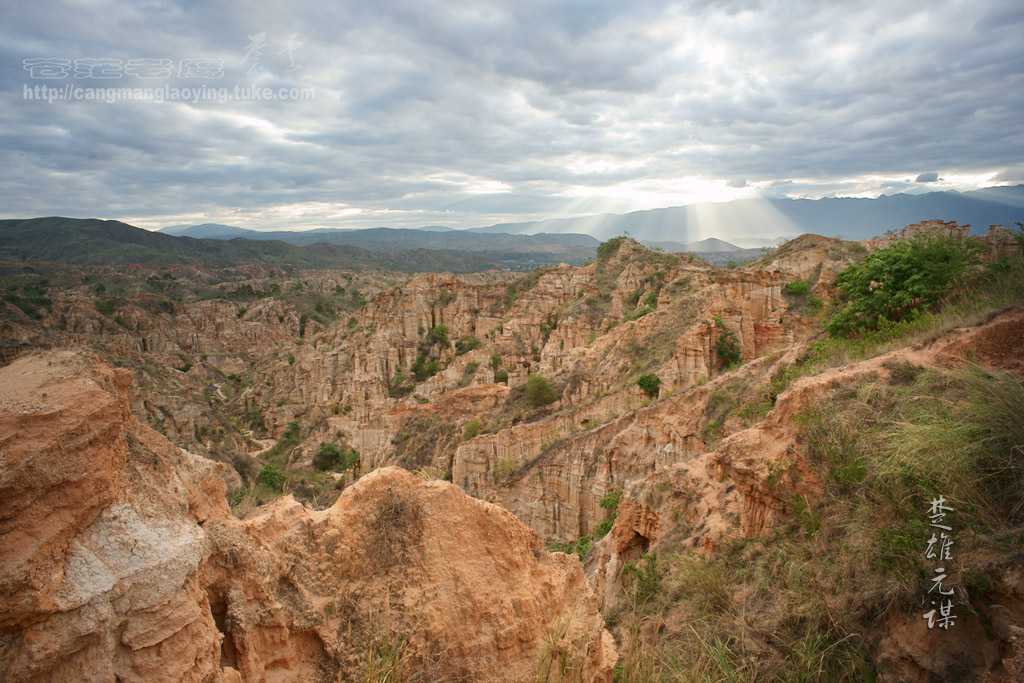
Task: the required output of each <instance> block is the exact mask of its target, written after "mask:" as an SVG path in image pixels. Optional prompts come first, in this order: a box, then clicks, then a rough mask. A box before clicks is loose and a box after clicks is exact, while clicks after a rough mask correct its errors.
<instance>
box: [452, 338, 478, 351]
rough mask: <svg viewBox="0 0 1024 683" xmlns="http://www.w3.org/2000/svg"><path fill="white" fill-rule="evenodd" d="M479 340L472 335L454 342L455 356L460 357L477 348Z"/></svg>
mask: <svg viewBox="0 0 1024 683" xmlns="http://www.w3.org/2000/svg"><path fill="white" fill-rule="evenodd" d="M479 346H480V340H479V339H477V338H476V337H474V336H472V335H465V336H464V337H462V338H460V339H459V340H458V341H457V342H455V355H456V356H461V355H462V354H464V353H469V352H470V351H472V350H473V349H475V348H479Z"/></svg>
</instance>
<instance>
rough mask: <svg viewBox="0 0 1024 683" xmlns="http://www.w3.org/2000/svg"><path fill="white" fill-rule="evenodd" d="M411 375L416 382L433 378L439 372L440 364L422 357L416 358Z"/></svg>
mask: <svg viewBox="0 0 1024 683" xmlns="http://www.w3.org/2000/svg"><path fill="white" fill-rule="evenodd" d="M410 370H412V374H413V375H415V376H416V381H417V382H422V381H423V380H425V379H429V378H430V377H433V376H434V375H436V374H437V373H438V372H440V371H441V364H440V363H438V362H437V361H436V360H431V361H428V360H427V359H426V358H425V357H424V356H417V357H416V360H415V362H413V364H412V368H410Z"/></svg>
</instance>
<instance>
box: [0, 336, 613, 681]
mask: <svg viewBox="0 0 1024 683" xmlns="http://www.w3.org/2000/svg"><path fill="white" fill-rule="evenodd" d="M130 379H131V378H130V374H129V373H128V372H126V371H123V370H115V369H113V368H111V367H110V366H109V365H107V364H105V363H103V362H102V361H100V360H99V359H98V358H97V357H96V356H94V355H91V354H86V353H81V352H70V351H62V352H54V353H47V354H39V355H31V356H27V357H24V358H21V359H19V360H17V361H15V362H14V363H12V364H11V365H9V366H7V367H5V368H2V369H0V387H2V388H0V453H2V456H0V457H2V465H3V467H2V470H0V498H2V499H3V500H4V501H5V502H6V505H5V507H4V509H3V511H2V513H0V514H2V517H0V543H2V544H3V547H4V548H5V551H4V553H3V555H2V558H0V590H2V593H0V650H2V657H0V678H3V679H4V680H8V681H54V680H114V679H115V678H116V679H117V680H124V681H131V680H138V681H143V680H144V681H156V680H165V681H215V680H229V681H230V680H236V681H237V680H245V681H274V680H310V681H312V680H337V679H338V677H339V676H340V677H341V678H342V679H347V678H355V677H358V675H359V672H360V671H365V670H366V668H367V667H370V666H374V665H375V664H376V665H377V666H382V662H383V660H384V659H385V656H384V655H385V653H384V650H385V649H387V648H391V652H392V653H393V652H394V651H395V650H396V649H397V651H398V653H399V656H398V667H399V670H398V671H396V674H395V675H396V676H398V677H399V678H401V677H402V676H404V675H406V674H408V673H409V672H410V671H413V670H417V671H421V672H423V671H426V672H432V673H433V674H435V675H438V676H445V675H447V676H452V677H462V678H466V679H469V680H480V681H488V680H494V681H502V680H510V677H511V679H515V678H525V677H530V676H533V675H539V676H541V677H542V678H543V677H544V675H545V671H546V670H547V669H546V667H549V668H550V669H551V671H552V672H553V671H554V670H555V669H557V668H559V667H566V666H568V667H571V668H572V669H574V670H576V671H578V672H580V674H581V675H582V676H583V677H584V678H585V679H586V680H609V681H610V680H611V672H612V668H613V667H614V664H615V659H616V654H615V648H614V643H613V641H612V639H611V636H609V635H608V633H607V632H606V631H604V629H603V622H602V619H601V617H600V615H599V614H598V613H597V609H596V602H595V599H594V595H593V593H592V591H591V589H590V587H589V585H588V584H587V581H586V579H585V578H584V576H583V571H582V567H581V566H580V564H579V563H578V562H577V561H576V560H575V559H571V558H569V557H568V556H565V555H561V554H549V553H548V552H547V551H546V550H544V547H543V544H542V541H541V538H540V537H539V536H538V535H537V534H536V533H535V532H532V531H530V530H529V529H527V528H526V527H524V526H523V525H522V524H521V523H520V522H519V521H518V520H516V519H515V518H514V517H513V516H512V515H511V514H510V513H508V512H506V511H504V510H502V509H500V508H498V507H496V506H494V505H491V504H488V503H485V502H482V501H478V500H475V499H472V498H470V497H468V496H466V495H465V494H464V493H462V492H461V491H460V490H459V489H458V488H457V487H455V486H453V485H451V484H448V483H445V482H439V481H434V482H427V481H424V480H422V479H419V478H417V477H415V476H413V475H411V474H409V473H407V472H405V471H402V470H398V469H394V468H390V469H384V470H379V471H377V472H375V473H374V474H372V475H370V476H367V477H364V478H363V479H362V480H360V481H359V482H358V483H357V484H356V485H355V486H352V487H350V488H348V489H347V490H346V491H345V493H344V494H343V495H342V497H341V498H340V499H339V500H338V501H337V502H336V503H335V505H334V506H332V507H331V508H330V509H328V510H324V511H320V512H312V511H310V510H308V509H307V508H304V507H303V506H301V505H299V504H298V503H296V502H295V501H294V500H292V499H291V498H290V497H286V498H283V499H280V500H278V501H277V502H275V503H274V504H272V505H269V506H267V507H265V508H262V509H260V510H259V511H258V512H257V513H256V514H254V515H253V516H252V517H250V518H249V519H246V520H244V521H243V520H238V519H236V518H234V517H232V516H231V514H230V512H229V510H228V508H227V503H226V501H225V498H224V484H223V481H222V476H221V475H220V473H219V472H218V469H220V468H222V467H224V466H223V465H220V464H217V463H213V462H211V461H209V460H206V459H204V458H201V457H198V456H194V455H191V454H189V453H187V452H184V451H182V450H180V449H179V448H177V447H175V446H173V445H172V444H170V443H169V442H168V441H167V440H166V439H165V438H164V437H162V436H160V435H159V434H157V433H156V432H154V431H152V430H151V429H149V428H148V427H146V426H144V425H142V424H140V423H139V422H138V421H136V420H135V419H133V417H132V416H131V413H130V410H129V396H128V387H129V384H130ZM403 667H404V669H403Z"/></svg>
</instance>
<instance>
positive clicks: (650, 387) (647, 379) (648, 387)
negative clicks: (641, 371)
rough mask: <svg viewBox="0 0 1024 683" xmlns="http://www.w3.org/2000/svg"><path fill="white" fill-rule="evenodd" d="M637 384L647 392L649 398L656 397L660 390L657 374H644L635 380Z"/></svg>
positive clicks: (659, 379)
mask: <svg viewBox="0 0 1024 683" xmlns="http://www.w3.org/2000/svg"><path fill="white" fill-rule="evenodd" d="M636 383H637V385H638V386H639V387H640V388H641V389H643V390H644V391H645V392H647V395H648V396H650V397H651V398H658V393H659V392H660V391H661V378H659V377H658V376H657V375H653V374H651V375H644V376H643V377H641V378H640V379H638V380H637V381H636Z"/></svg>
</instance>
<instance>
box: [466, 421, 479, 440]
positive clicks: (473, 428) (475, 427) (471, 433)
mask: <svg viewBox="0 0 1024 683" xmlns="http://www.w3.org/2000/svg"><path fill="white" fill-rule="evenodd" d="M481 430H483V425H482V424H480V420H478V419H476V418H473V419H472V420H470V421H469V422H467V423H466V427H465V428H464V429H463V430H462V440H463V441H469V440H470V439H472V438H475V437H476V436H478V435H479V434H480V432H481Z"/></svg>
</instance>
